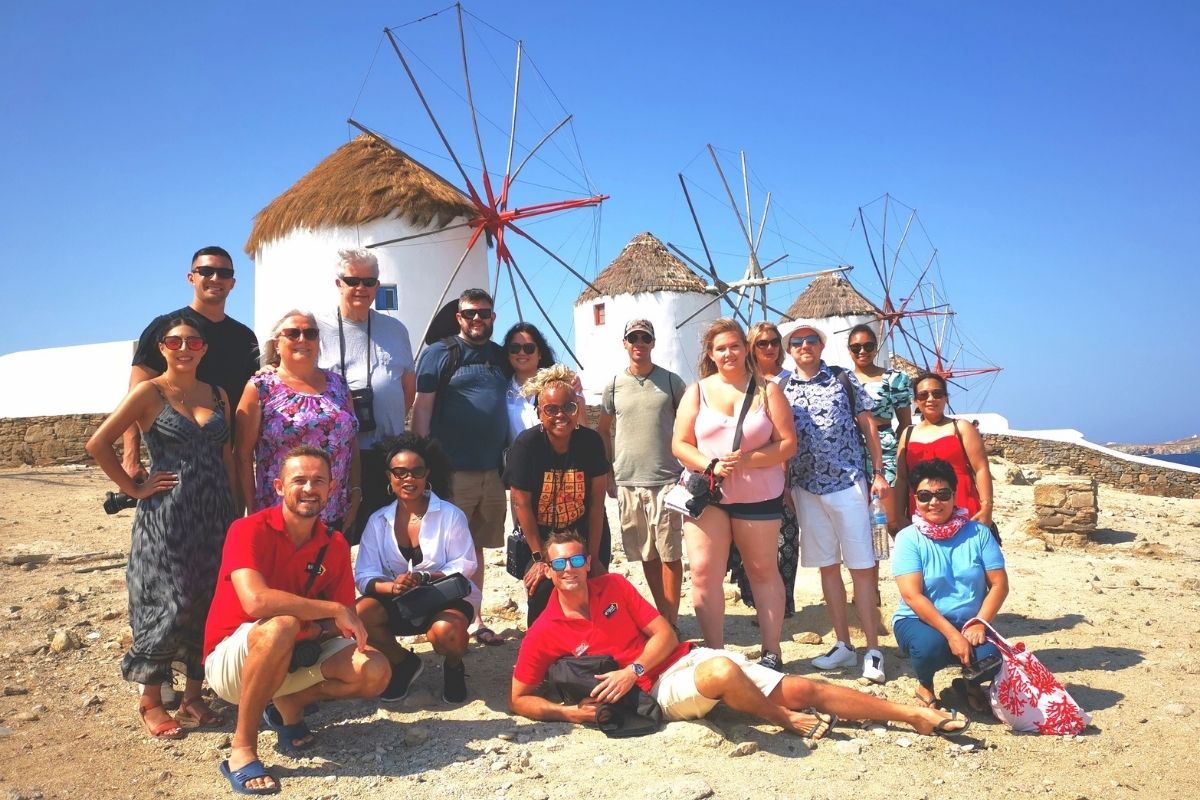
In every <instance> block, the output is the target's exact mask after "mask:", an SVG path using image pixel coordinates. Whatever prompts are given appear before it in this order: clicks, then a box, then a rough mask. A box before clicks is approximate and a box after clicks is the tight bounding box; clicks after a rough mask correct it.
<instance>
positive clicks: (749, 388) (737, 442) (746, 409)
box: [730, 375, 766, 453]
mask: <svg viewBox="0 0 1200 800" xmlns="http://www.w3.org/2000/svg"><path fill="white" fill-rule="evenodd" d="M753 402H754V376H753V375H751V376H750V380H749V382H748V383H747V384H746V399H745V400H743V401H742V410H741V411H740V412H738V419H737V425H736V426H735V427H734V429H733V446H732V447H731V448H730V452H734V453H735V452H737V449H738V448H739V447H741V446H742V423H743V422H745V421H746V415H747V414H749V413H750V404H751V403H753ZM763 402H766V398H763Z"/></svg>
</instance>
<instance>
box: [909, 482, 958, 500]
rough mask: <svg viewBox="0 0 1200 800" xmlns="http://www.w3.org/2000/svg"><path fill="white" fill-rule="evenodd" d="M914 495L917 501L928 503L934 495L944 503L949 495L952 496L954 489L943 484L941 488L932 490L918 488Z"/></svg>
mask: <svg viewBox="0 0 1200 800" xmlns="http://www.w3.org/2000/svg"><path fill="white" fill-rule="evenodd" d="M916 495H917V502H918V503H928V502H929V501H930V500H932V499H933V498H935V497H936V498H937V499H938V500H941V501H942V502H943V503H944V502H946V501H947V500H949V499H950V498H951V497H954V490H953V489H951V488H950V487H949V486H943V487H942V488H941V489H938V490H936V491H932V492H931V491H929V490H928V489H918V490H917V492H916Z"/></svg>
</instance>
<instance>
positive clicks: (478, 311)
mask: <svg viewBox="0 0 1200 800" xmlns="http://www.w3.org/2000/svg"><path fill="white" fill-rule="evenodd" d="M458 315H459V316H460V317H462V318H463V319H467V320H471V319H475V318H476V317H479V318H480V319H491V318H492V309H490V308H463V309H459V312H458Z"/></svg>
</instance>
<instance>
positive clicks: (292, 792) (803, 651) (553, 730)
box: [0, 468, 1200, 800]
mask: <svg viewBox="0 0 1200 800" xmlns="http://www.w3.org/2000/svg"><path fill="white" fill-rule="evenodd" d="M997 472H998V474H1003V471H1002V470H997ZM1009 474H1012V471H1010V473H1009ZM109 488H111V487H110V486H108V485H107V482H106V480H105V479H104V477H103V475H101V474H100V473H99V472H98V471H96V470H94V469H84V468H53V469H37V470H20V471H6V472H0V500H2V502H0V530H3V532H4V539H3V542H2V543H0V695H2V696H0V791H3V792H6V793H7V796H8V797H10V798H60V797H64V798H65V797H75V796H80V795H83V794H85V793H86V794H87V795H88V796H90V797H99V798H117V797H131V798H132V797H139V798H140V797H146V796H155V795H158V796H164V797H179V798H192V797H197V798H201V797H202V798H210V797H219V796H230V793H229V790H228V787H227V784H226V783H225V782H224V780H223V779H222V778H221V777H220V775H219V773H218V771H217V764H218V762H219V760H220V759H222V758H223V757H224V754H225V753H226V752H227V750H226V748H227V747H228V743H229V736H230V732H231V730H232V725H231V724H230V723H228V722H227V723H226V724H225V725H224V726H222V727H221V728H220V729H218V730H214V731H203V732H192V733H191V734H190V735H189V736H188V737H187V738H186V739H184V740H182V741H178V742H155V741H150V740H148V739H147V737H146V736H145V734H144V733H143V730H142V727H141V725H140V724H139V723H138V720H137V715H136V697H135V693H134V689H133V688H132V687H130V686H129V685H127V684H125V683H124V682H123V681H122V679H121V676H120V669H119V666H120V659H121V655H122V652H123V649H124V645H123V641H124V639H123V637H126V636H127V635H128V634H127V626H126V619H125V592H124V572H123V570H122V568H121V566H122V565H123V561H124V558H125V555H126V553H127V551H128V545H129V525H130V519H131V516H132V512H129V511H126V512H123V513H121V514H119V515H117V516H114V517H108V516H106V515H105V514H104V513H103V511H102V510H101V509H100V500H101V498H102V496H103V493H104V491H106V490H107V489H109ZM1031 495H1032V492H1031V489H1030V487H1028V486H1014V485H1007V484H1005V485H1001V486H999V487H998V490H997V503H996V505H997V509H998V519H999V522H1000V524H1001V526H1002V528H1003V530H1004V531H1005V533H1006V536H1005V547H1004V549H1005V553H1006V556H1007V557H1008V559H1009V571H1010V575H1011V581H1012V593H1011V594H1010V596H1009V600H1008V603H1007V604H1006V606H1005V608H1004V612H1003V613H1002V614H1001V616H1000V618H999V620H998V627H999V628H1000V629H1001V631H1002V632H1004V633H1006V634H1007V635H1008V636H1009V637H1010V638H1012V639H1015V640H1020V641H1024V642H1026V643H1027V644H1028V645H1029V646H1030V647H1031V648H1032V649H1033V650H1034V651H1036V652H1037V654H1038V656H1039V657H1040V658H1041V659H1042V661H1043V662H1044V663H1045V664H1046V665H1047V666H1048V667H1049V668H1050V669H1051V670H1053V671H1054V672H1055V673H1056V674H1057V675H1058V677H1059V678H1060V679H1061V680H1062V681H1063V682H1064V683H1065V684H1066V685H1067V687H1068V688H1069V690H1070V691H1071V693H1072V694H1073V695H1074V697H1075V698H1076V699H1077V700H1078V701H1079V702H1080V703H1081V704H1082V705H1083V706H1084V707H1085V708H1086V709H1088V710H1089V711H1091V712H1092V714H1093V715H1094V724H1093V726H1092V727H1091V728H1089V729H1088V730H1087V731H1086V732H1085V733H1084V734H1083V735H1081V736H1078V737H1073V738H1058V737H1039V736H1032V735H1018V734H1013V733H1011V732H1009V731H1008V730H1007V729H1005V728H1004V727H1002V726H1000V725H999V724H998V723H995V722H991V721H987V720H983V719H976V720H975V724H974V725H973V726H972V729H971V731H970V733H969V734H968V735H967V736H966V737H964V738H963V739H960V740H958V741H956V742H954V743H953V744H951V743H948V742H946V741H943V740H940V739H934V738H927V737H921V736H917V735H915V734H913V732H911V731H909V730H906V729H904V728H902V727H886V728H885V727H882V726H874V727H870V728H864V727H862V726H858V725H852V724H845V723H843V724H842V725H840V726H839V727H838V728H837V730H836V731H835V733H834V734H833V735H831V736H830V737H829V738H828V739H826V740H825V741H823V742H820V743H819V744H817V745H816V746H814V747H811V748H810V747H808V746H806V745H805V744H804V743H803V742H802V741H801V740H799V739H797V738H795V737H793V736H790V735H786V734H782V733H780V732H779V731H778V730H777V729H775V728H773V727H772V726H770V725H760V724H755V723H754V722H753V721H752V720H750V719H747V718H745V717H742V716H739V715H737V714H733V713H731V712H727V711H720V710H718V711H717V712H716V713H714V714H713V715H712V716H711V717H710V718H709V719H708V720H707V721H704V722H699V723H673V724H670V725H667V726H666V727H665V728H664V729H663V730H662V731H660V732H659V733H657V734H655V735H653V736H651V737H648V738H644V739H630V740H609V739H606V738H605V737H604V736H603V735H602V734H601V733H599V732H598V731H595V730H591V729H587V728H573V727H571V726H567V725H560V724H545V723H531V722H528V721H526V720H518V719H514V718H512V717H510V716H509V715H508V714H507V713H506V704H507V694H508V681H509V676H510V673H511V670H512V664H513V660H514V658H515V655H516V651H517V647H518V645H519V639H520V636H521V627H522V626H521V624H520V620H522V619H523V607H522V600H521V597H520V592H519V587H518V584H517V582H516V581H513V580H512V579H510V578H509V577H508V576H507V575H506V574H505V573H504V571H503V564H502V562H503V556H502V551H496V552H495V553H493V554H492V555H491V557H490V563H489V566H488V588H487V593H486V602H485V606H486V607H487V608H488V609H490V610H489V616H490V619H491V622H492V625H493V627H495V628H496V629H497V630H501V631H503V632H504V633H505V634H506V635H507V636H508V637H509V639H510V641H509V642H508V643H507V644H506V646H504V647H496V648H483V647H481V646H477V645H473V646H472V649H471V651H470V653H469V655H468V660H467V670H468V682H469V686H470V689H471V693H472V694H471V700H470V702H468V703H467V704H465V705H463V706H461V707H457V708H449V707H446V706H444V705H442V704H441V702H440V699H438V698H440V689H441V671H440V668H439V666H440V665H439V663H438V660H437V659H436V658H435V657H434V656H433V655H432V653H431V652H430V651H429V648H428V646H427V645H423V644H418V645H417V646H416V649H417V651H418V652H419V653H421V654H422V657H423V658H425V660H426V667H427V668H426V670H425V673H424V675H423V676H422V677H421V678H420V679H419V681H418V687H417V690H416V691H414V693H413V695H411V696H410V697H409V699H408V700H407V701H406V702H405V703H404V704H402V705H401V706H400V707H395V708H393V707H382V706H381V705H379V704H378V703H376V702H367V701H363V702H348V703H342V704H336V705H334V704H331V705H329V706H328V707H325V708H322V709H321V710H320V711H319V712H318V713H317V714H315V715H314V716H313V717H312V718H311V719H310V722H312V723H313V724H314V727H315V728H316V730H317V731H318V735H319V737H320V744H319V746H318V747H317V748H316V750H315V754H314V756H313V757H312V758H307V759H303V760H294V759H290V758H287V757H284V756H281V755H278V754H276V753H274V751H273V747H272V746H273V744H274V741H275V736H274V734H271V733H265V734H263V735H262V737H261V743H262V753H263V756H264V760H265V761H266V762H267V763H268V765H271V766H273V768H274V770H275V772H276V774H277V775H279V776H280V777H281V778H282V779H283V782H284V791H285V793H286V796H288V797H293V798H358V797H363V798H366V797H410V796H421V797H430V798H436V797H495V798H556V797H562V796H568V795H572V796H573V795H579V794H585V793H586V794H588V795H590V796H592V797H595V798H609V797H612V798H631V797H632V798H647V797H650V798H657V797H662V798H668V797H669V798H673V799H674V798H678V799H679V800H688V799H689V798H705V797H717V798H742V797H746V798H756V799H758V798H772V797H814V798H823V797H829V798H835V797H836V798H847V797H855V798H863V799H864V800H866V799H868V798H894V797H906V798H907V797H915V798H920V797H949V796H975V795H982V796H997V797H999V796H1016V795H1017V794H1021V795H1027V794H1029V793H1032V794H1035V795H1039V796H1046V797H1054V798H1057V797H1063V798H1098V797H1104V798H1125V797H1130V798H1133V797H1139V798H1145V797H1151V796H1166V797H1186V796H1195V795H1196V794H1197V793H1198V792H1200V781H1198V780H1197V778H1196V777H1195V775H1194V774H1193V773H1192V772H1191V771H1190V770H1188V769H1186V757H1187V756H1186V754H1187V753H1188V752H1191V751H1192V749H1193V748H1194V743H1195V740H1196V736H1197V733H1198V732H1200V731H1198V726H1197V720H1198V719H1200V717H1198V716H1197V715H1196V714H1195V713H1193V709H1195V710H1197V711H1200V696H1198V692H1197V689H1196V681H1197V676H1198V675H1200V661H1198V660H1197V656H1198V654H1197V649H1196V648H1197V644H1198V643H1200V592H1198V588H1200V571H1198V570H1197V563H1198V558H1200V501H1197V500H1176V499H1168V498H1151V497H1144V496H1139V495H1129V494H1121V493H1118V492H1115V491H1112V490H1109V489H1103V488H1102V489H1101V492H1100V503H1101V518H1100V523H1101V527H1102V528H1103V530H1101V531H1100V532H1099V533H1098V534H1097V536H1096V537H1095V543H1093V544H1092V545H1090V546H1088V547H1086V548H1083V549H1078V548H1061V547H1058V548H1052V549H1050V548H1048V546H1047V545H1046V544H1044V543H1043V542H1041V541H1040V540H1037V539H1031V538H1028V537H1027V536H1026V535H1025V533H1024V527H1025V525H1026V523H1027V521H1028V518H1029V517H1030V513H1029V512H1028V509H1031V507H1032V500H1031ZM610 511H615V509H611V510H610ZM615 568H616V569H618V570H621V571H626V570H627V569H628V565H626V564H625V563H624V562H623V561H621V559H620V557H619V556H618V557H617V559H616V563H615ZM884 570H885V574H886V566H885V568H884ZM638 572H640V570H638V569H636V568H635V570H634V574H633V575H632V577H633V578H634V579H635V582H638V583H640V576H639V575H638V574H637V573H638ZM685 592H686V589H685ZM733 592H734V590H733V589H732V587H730V593H731V598H732V597H733V594H732V593H733ZM883 599H884V607H885V609H890V608H893V607H894V605H895V602H896V599H897V595H896V590H895V587H894V585H893V584H892V583H891V582H890V581H885V583H884V587H883ZM797 607H798V609H800V610H799V613H798V614H797V615H796V616H795V617H794V618H792V619H789V620H788V621H787V623H786V626H785V639H786V640H787V644H786V646H785V648H784V658H785V660H786V662H787V667H788V670H789V671H790V672H793V673H797V674H802V675H810V674H812V669H811V667H810V666H809V665H808V659H809V658H811V657H812V656H814V655H817V654H818V653H820V652H822V651H823V649H824V648H825V647H827V646H828V642H829V637H830V632H829V625H828V620H827V617H826V615H825V613H824V611H823V609H822V607H821V604H820V589H819V584H818V582H817V580H816V577H815V574H802V575H801V578H800V580H799V585H798V586H797ZM750 613H751V612H749V610H748V609H746V608H745V607H743V606H742V605H741V604H740V603H737V602H736V601H734V602H731V603H730V609H729V622H728V629H729V643H730V646H731V647H736V648H739V649H746V650H749V651H753V650H756V648H755V643H756V629H755V628H753V627H752V626H751V625H750ZM682 628H683V632H684V635H685V636H695V635H696V634H697V628H696V625H695V621H694V619H693V618H692V617H691V615H690V610H688V609H687V608H686V601H685V616H684V618H683V620H682ZM803 634H810V635H807V636H805V635H803ZM811 634H816V636H812V635H811ZM816 637H820V638H821V640H822V641H823V642H824V643H825V644H815V643H814V644H808V643H801V640H803V641H808V640H813V639H815V638H816ZM885 654H886V655H887V658H888V667H889V676H891V680H890V681H889V683H888V684H887V685H886V686H884V687H880V688H875V687H870V688H868V687H859V688H861V689H863V690H869V691H875V692H878V693H880V694H882V695H884V696H887V697H889V698H891V699H893V700H896V701H898V702H910V698H911V693H912V690H913V688H914V686H915V681H914V679H913V678H912V673H911V670H910V668H909V665H908V663H907V662H906V661H903V660H901V659H900V658H899V657H897V655H896V653H895V642H894V640H893V639H892V638H891V637H887V638H886V639H885ZM828 677H829V678H830V679H832V680H836V681H839V682H842V683H845V684H847V685H851V686H857V684H856V682H855V680H854V678H855V677H856V676H855V675H854V674H845V675H832V676H828ZM951 677H953V676H952V674H951V672H950V671H947V672H945V673H943V675H942V676H940V678H941V680H940V681H939V686H940V685H941V684H942V683H947V682H948V681H949V680H950V678H951ZM226 714H227V716H228V717H230V719H232V710H230V709H227V710H226Z"/></svg>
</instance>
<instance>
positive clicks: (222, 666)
mask: <svg viewBox="0 0 1200 800" xmlns="http://www.w3.org/2000/svg"><path fill="white" fill-rule="evenodd" d="M257 624H258V623H257V622H243V623H242V624H241V625H239V626H238V629H237V630H235V631H234V632H233V633H231V634H229V635H228V636H226V637H225V638H224V639H222V640H221V642H220V643H219V644H218V645H217V646H216V647H214V648H213V651H212V652H211V653H209V654H208V658H206V659H204V677H205V678H206V679H208V685H209V686H211V687H212V690H213V691H214V692H216V693H217V697H219V698H221V699H222V700H224V701H225V702H227V703H233V704H234V705H236V704H237V702H238V699H239V698H240V697H241V694H242V665H243V664H244V663H246V655H247V654H248V653H249V652H250V631H251V629H253V628H254V626H255V625H257ZM353 644H354V640H353V639H342V638H337V639H330V640H329V641H327V642H325V643H324V644H322V645H321V655H320V657H318V658H317V663H315V664H313V665H312V666H311V667H301V668H300V669H298V670H296V671H295V672H289V673H288V675H287V677H286V678H284V679H283V683H282V684H280V686H279V688H278V689H276V690H275V694H274V695H272V696H273V697H284V696H286V695H289V694H295V693H296V692H299V691H301V690H302V689H307V688H308V687H310V686H316V685H317V684H318V683H320V682H321V681H323V680H325V676H324V675H322V674H321V665H322V664H324V663H325V662H326V661H328V660H329V659H330V658H331V657H332V656H333V655H334V654H335V653H339V652H341V651H342V650H343V649H345V648H347V647H350V646H351V645H353Z"/></svg>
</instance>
